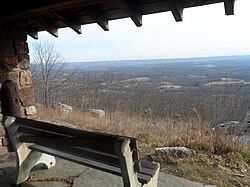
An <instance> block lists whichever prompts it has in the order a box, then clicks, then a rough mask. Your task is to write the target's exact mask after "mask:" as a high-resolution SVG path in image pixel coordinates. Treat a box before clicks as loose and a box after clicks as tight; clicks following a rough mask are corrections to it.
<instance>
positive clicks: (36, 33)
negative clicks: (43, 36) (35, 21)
mask: <svg viewBox="0 0 250 187" xmlns="http://www.w3.org/2000/svg"><path fill="white" fill-rule="evenodd" d="M27 34H28V35H29V36H30V37H32V38H34V39H35V40H37V39H38V32H37V31H27Z"/></svg>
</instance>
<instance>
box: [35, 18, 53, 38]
mask: <svg viewBox="0 0 250 187" xmlns="http://www.w3.org/2000/svg"><path fill="white" fill-rule="evenodd" d="M31 20H32V21H34V22H35V23H36V24H38V25H40V26H41V27H42V28H44V30H46V31H47V32H48V33H50V34H51V35H53V36H55V37H58V29H57V27H56V26H54V25H53V24H52V23H50V22H48V21H47V20H45V19H43V18H40V17H39V18H32V19H31Z"/></svg>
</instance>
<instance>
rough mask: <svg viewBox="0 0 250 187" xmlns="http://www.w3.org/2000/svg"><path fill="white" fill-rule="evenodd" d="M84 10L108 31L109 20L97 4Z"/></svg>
mask: <svg viewBox="0 0 250 187" xmlns="http://www.w3.org/2000/svg"><path fill="white" fill-rule="evenodd" d="M84 11H85V12H86V13H87V14H88V15H89V16H90V17H91V18H92V19H93V20H94V21H95V22H96V23H97V24H98V25H99V26H100V27H101V28H102V29H103V30H104V31H109V22H108V19H107V18H106V16H105V15H104V14H103V12H101V10H100V9H99V8H98V7H97V6H88V7H86V8H84Z"/></svg>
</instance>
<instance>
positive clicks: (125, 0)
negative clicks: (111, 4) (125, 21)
mask: <svg viewBox="0 0 250 187" xmlns="http://www.w3.org/2000/svg"><path fill="white" fill-rule="evenodd" d="M119 1H120V3H121V4H122V6H123V8H124V9H125V10H126V12H127V13H128V15H129V17H130V18H131V19H132V20H133V22H134V23H135V25H136V26H137V27H140V26H142V14H141V11H140V10H139V8H138V6H136V5H135V3H134V1H132V0H119Z"/></svg>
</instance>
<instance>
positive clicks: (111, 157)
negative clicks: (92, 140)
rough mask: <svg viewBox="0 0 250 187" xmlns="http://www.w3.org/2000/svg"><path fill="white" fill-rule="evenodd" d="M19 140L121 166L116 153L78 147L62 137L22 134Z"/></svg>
mask: <svg viewBox="0 0 250 187" xmlns="http://www.w3.org/2000/svg"><path fill="white" fill-rule="evenodd" d="M19 140H20V141H21V142H26V143H34V144H36V145H40V146H45V147H50V148H52V149H57V150H58V151H62V152H66V153H70V154H72V155H75V156H78V157H83V158H91V159H92V160H95V161H98V162H102V163H107V164H110V165H115V166H119V158H118V156H117V155H115V154H108V153H103V152H100V151H95V150H91V149H86V148H82V147H81V148H78V147H75V146H71V144H70V141H69V142H67V140H62V139H61V138H46V139H44V138H43V137H34V136H25V135H22V136H21V137H20V138H19ZM69 140H70V139H69Z"/></svg>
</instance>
